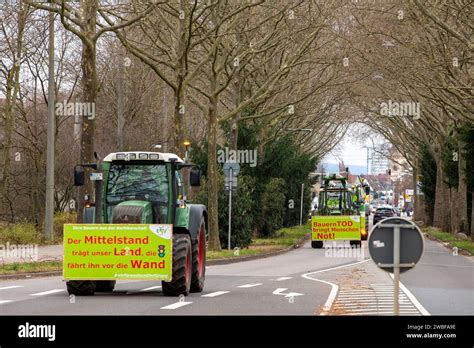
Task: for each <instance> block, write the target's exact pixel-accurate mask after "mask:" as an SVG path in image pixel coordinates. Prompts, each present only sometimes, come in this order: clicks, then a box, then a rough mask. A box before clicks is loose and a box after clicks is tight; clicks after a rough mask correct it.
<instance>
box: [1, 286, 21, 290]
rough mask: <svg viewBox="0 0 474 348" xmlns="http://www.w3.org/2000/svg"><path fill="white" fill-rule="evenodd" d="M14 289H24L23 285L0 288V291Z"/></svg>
mask: <svg viewBox="0 0 474 348" xmlns="http://www.w3.org/2000/svg"><path fill="white" fill-rule="evenodd" d="M16 288H24V286H23V285H12V286H4V287H3V288H0V290H7V289H16Z"/></svg>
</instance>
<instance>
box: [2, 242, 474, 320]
mask: <svg viewBox="0 0 474 348" xmlns="http://www.w3.org/2000/svg"><path fill="white" fill-rule="evenodd" d="M363 244H364V245H363V248H362V250H359V253H358V254H350V253H351V252H353V251H354V250H353V249H350V248H342V243H339V244H338V247H336V248H331V249H312V248H311V246H310V244H309V243H307V244H305V245H303V246H302V247H301V248H299V249H295V250H293V251H291V252H288V253H286V254H283V255H278V256H274V257H269V258H265V259H259V260H253V261H246V262H239V263H233V264H228V265H219V266H209V267H208V268H207V277H206V286H205V289H204V292H202V293H193V294H191V295H190V296H187V297H181V298H176V297H165V296H163V294H162V292H161V287H160V283H159V282H154V281H121V282H120V281H119V282H117V286H116V290H115V291H114V292H113V293H98V294H96V295H95V296H89V297H77V296H76V297H69V296H68V294H67V292H66V286H65V283H64V282H63V281H62V278H61V277H44V278H32V279H22V280H6V281H0V315H115V314H122V315H391V314H392V313H393V281H392V278H391V277H390V275H389V274H388V273H386V272H384V271H382V270H380V269H378V268H377V267H376V266H375V264H374V263H373V262H372V261H371V260H370V259H369V254H368V251H367V248H366V242H364V243H363ZM401 282H402V286H401V289H400V294H399V296H400V312H401V314H402V315H441V314H446V315H447V314H454V315H473V314H474V268H473V260H472V258H468V257H465V256H462V255H454V254H453V253H452V252H451V251H450V250H449V249H447V248H445V247H444V246H441V245H439V244H438V243H435V242H433V241H429V240H425V253H424V256H423V259H422V260H421V262H420V263H419V264H418V265H417V267H416V268H415V269H414V270H411V271H408V272H407V273H406V274H403V275H402V278H401Z"/></svg>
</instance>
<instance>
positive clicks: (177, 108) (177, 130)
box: [171, 77, 185, 157]
mask: <svg viewBox="0 0 474 348" xmlns="http://www.w3.org/2000/svg"><path fill="white" fill-rule="evenodd" d="M182 83H183V81H182V77H178V87H177V89H176V91H175V92H174V113H173V123H174V124H173V146H172V147H171V149H172V152H174V153H175V154H177V155H178V156H180V157H182V156H183V151H182V149H183V129H182V124H183V119H184V115H185V110H184V109H183V108H184V104H183V102H184V100H183V99H184V98H183V86H182ZM182 110H184V113H182Z"/></svg>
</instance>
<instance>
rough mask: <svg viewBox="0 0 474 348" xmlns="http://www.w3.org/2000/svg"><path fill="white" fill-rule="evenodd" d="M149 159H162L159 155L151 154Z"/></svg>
mask: <svg viewBox="0 0 474 348" xmlns="http://www.w3.org/2000/svg"><path fill="white" fill-rule="evenodd" d="M149 158H150V159H151V160H158V159H160V156H159V155H158V154H157V153H150V156H149Z"/></svg>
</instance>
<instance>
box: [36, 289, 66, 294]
mask: <svg viewBox="0 0 474 348" xmlns="http://www.w3.org/2000/svg"><path fill="white" fill-rule="evenodd" d="M63 291H66V290H65V289H55V290H49V291H43V292H37V293H36V294H31V295H30V296H45V295H51V294H55V293H58V292H63Z"/></svg>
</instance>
